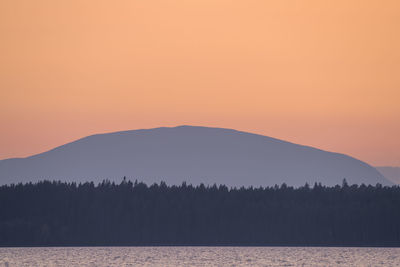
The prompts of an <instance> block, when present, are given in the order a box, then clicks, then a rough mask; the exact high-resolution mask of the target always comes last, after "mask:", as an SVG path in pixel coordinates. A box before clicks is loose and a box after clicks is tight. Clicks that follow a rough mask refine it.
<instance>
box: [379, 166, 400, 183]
mask: <svg viewBox="0 0 400 267" xmlns="http://www.w3.org/2000/svg"><path fill="white" fill-rule="evenodd" d="M375 168H376V169H377V170H378V171H379V172H380V173H381V174H382V175H383V176H384V177H385V178H386V179H388V180H389V181H391V182H393V183H395V184H400V167H389V166H382V167H375Z"/></svg>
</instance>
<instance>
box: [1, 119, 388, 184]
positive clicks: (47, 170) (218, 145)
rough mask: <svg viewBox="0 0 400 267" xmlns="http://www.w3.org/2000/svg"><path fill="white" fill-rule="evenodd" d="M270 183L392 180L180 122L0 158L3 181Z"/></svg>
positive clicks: (336, 158) (337, 157) (354, 164)
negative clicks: (4, 158)
mask: <svg viewBox="0 0 400 267" xmlns="http://www.w3.org/2000/svg"><path fill="white" fill-rule="evenodd" d="M123 176H127V177H128V178H130V179H138V180H139V181H144V182H146V183H149V184H151V183H153V182H159V181H165V182H166V183H167V184H181V183H182V181H187V182H188V183H192V184H199V183H205V184H214V183H217V184H225V185H227V186H260V185H261V186H268V185H275V184H282V183H287V184H289V185H293V186H299V185H304V184H305V183H306V182H308V183H314V182H320V183H322V184H324V185H336V184H341V183H342V180H343V178H346V179H347V181H348V182H349V183H351V184H353V183H354V184H361V183H365V184H373V185H374V184H376V183H382V184H391V183H390V182H389V181H388V180H386V179H385V178H384V177H383V176H382V175H381V174H380V173H379V172H378V171H377V170H376V169H375V168H373V167H371V166H370V165H368V164H366V163H364V162H362V161H359V160H357V159H354V158H352V157H349V156H346V155H343V154H338V153H331V152H326V151H322V150H319V149H316V148H312V147H308V146H302V145H297V144H293V143H289V142H285V141H282V140H278V139H274V138H270V137H267V136H262V135H257V134H251V133H246V132H240V131H236V130H230V129H221V128H208V127H194V126H179V127H174V128H155V129H148V130H133V131H124V132H115V133H108V134H97V135H92V136H88V137H85V138H82V139H79V140H77V141H75V142H72V143H68V144H65V145H63V146H60V147H57V148H55V149H53V150H50V151H48V152H45V153H41V154H37V155H34V156H31V157H27V158H15V159H6V160H2V161H0V182H1V183H2V184H9V183H16V182H28V181H38V180H44V179H50V180H62V181H78V182H79V181H94V182H100V181H102V180H103V179H110V180H115V181H121V179H122V177H123Z"/></svg>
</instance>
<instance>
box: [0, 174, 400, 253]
mask: <svg viewBox="0 0 400 267" xmlns="http://www.w3.org/2000/svg"><path fill="white" fill-rule="evenodd" d="M92 245H94V246H100V245H296V246H297V245H299V246H300V245H301V246H399V245H400V187H399V186H392V187H387V186H382V185H380V184H377V185H376V186H370V185H369V186H366V185H348V184H347V182H346V181H345V180H344V181H343V184H342V185H337V186H334V187H326V186H322V185H321V184H314V185H313V186H309V185H308V184H306V185H305V186H302V187H298V188H293V187H290V186H287V185H286V184H282V185H280V186H277V185H276V186H274V187H265V188H262V187H260V188H253V187H249V188H244V187H242V188H228V187H226V186H224V185H219V186H217V185H213V186H205V185H203V184H200V185H196V186H193V185H188V184H186V183H182V185H180V186H175V185H173V186H168V185H166V184H165V183H164V182H161V183H160V184H153V185H150V186H148V185H146V184H144V183H141V182H137V181H135V182H131V181H128V180H126V179H125V178H124V179H123V181H122V182H121V183H120V184H115V183H113V182H110V181H107V180H105V181H103V182H102V183H100V184H98V185H95V184H94V183H92V182H87V183H80V184H76V183H64V182H59V181H53V182H50V181H42V182H38V183H26V184H11V185H3V186H1V187H0V246H92Z"/></svg>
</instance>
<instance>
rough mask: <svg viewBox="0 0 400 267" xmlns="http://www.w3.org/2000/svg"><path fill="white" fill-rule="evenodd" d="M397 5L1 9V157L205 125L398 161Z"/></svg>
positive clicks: (71, 1) (9, 4) (216, 3)
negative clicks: (114, 135) (96, 138)
mask: <svg viewBox="0 0 400 267" xmlns="http://www.w3.org/2000/svg"><path fill="white" fill-rule="evenodd" d="M399 14H400V2H399V1H398V0H393V1H387V0H377V1H375V0H368V1H365V0H362V1H355V0H335V1H333V0H332V1H331V0H327V1H320V0H314V1H311V0H309V1H308V0H298V1H295V0H291V1H288V0H276V1H268V0H241V1H235V0H229V1H228V0H162V1H161V0H160V1H158V0H146V1H144V0H129V1H128V0H126V1H123V0H116V1H104V0H68V1H66V0H59V1H54V0H35V1H31V0H26V1H24V0H0V159H5V158H9V157H25V156H29V155H32V154H36V153H40V152H44V151H46V150H49V149H51V148H53V147H55V146H59V145H62V144H65V143H67V142H70V141H73V140H76V139H78V138H81V137H84V136H87V135H91V134H96V133H103V132H113V131H119V130H130V129H140V128H153V127H160V126H177V125H183V124H185V125H202V126H216V127H224V128H233V129H237V130H242V131H249V132H253V133H259V134H263V135H267V136H271V137H275V138H279V139H283V140H287V141H291V142H294V143H299V144H304V145H310V146H314V147H318V148H321V149H324V150H329V151H334V152H340V153H345V154H348V155H351V156H353V157H356V158H358V159H361V160H364V161H366V162H367V163H369V164H372V165H392V166H400V140H399V136H400V34H399V29H400V16H399Z"/></svg>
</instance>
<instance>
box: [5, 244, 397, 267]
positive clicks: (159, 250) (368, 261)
mask: <svg viewBox="0 0 400 267" xmlns="http://www.w3.org/2000/svg"><path fill="white" fill-rule="evenodd" d="M138 265H140V266H400V248H329V247H40V248H0V266H138Z"/></svg>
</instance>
